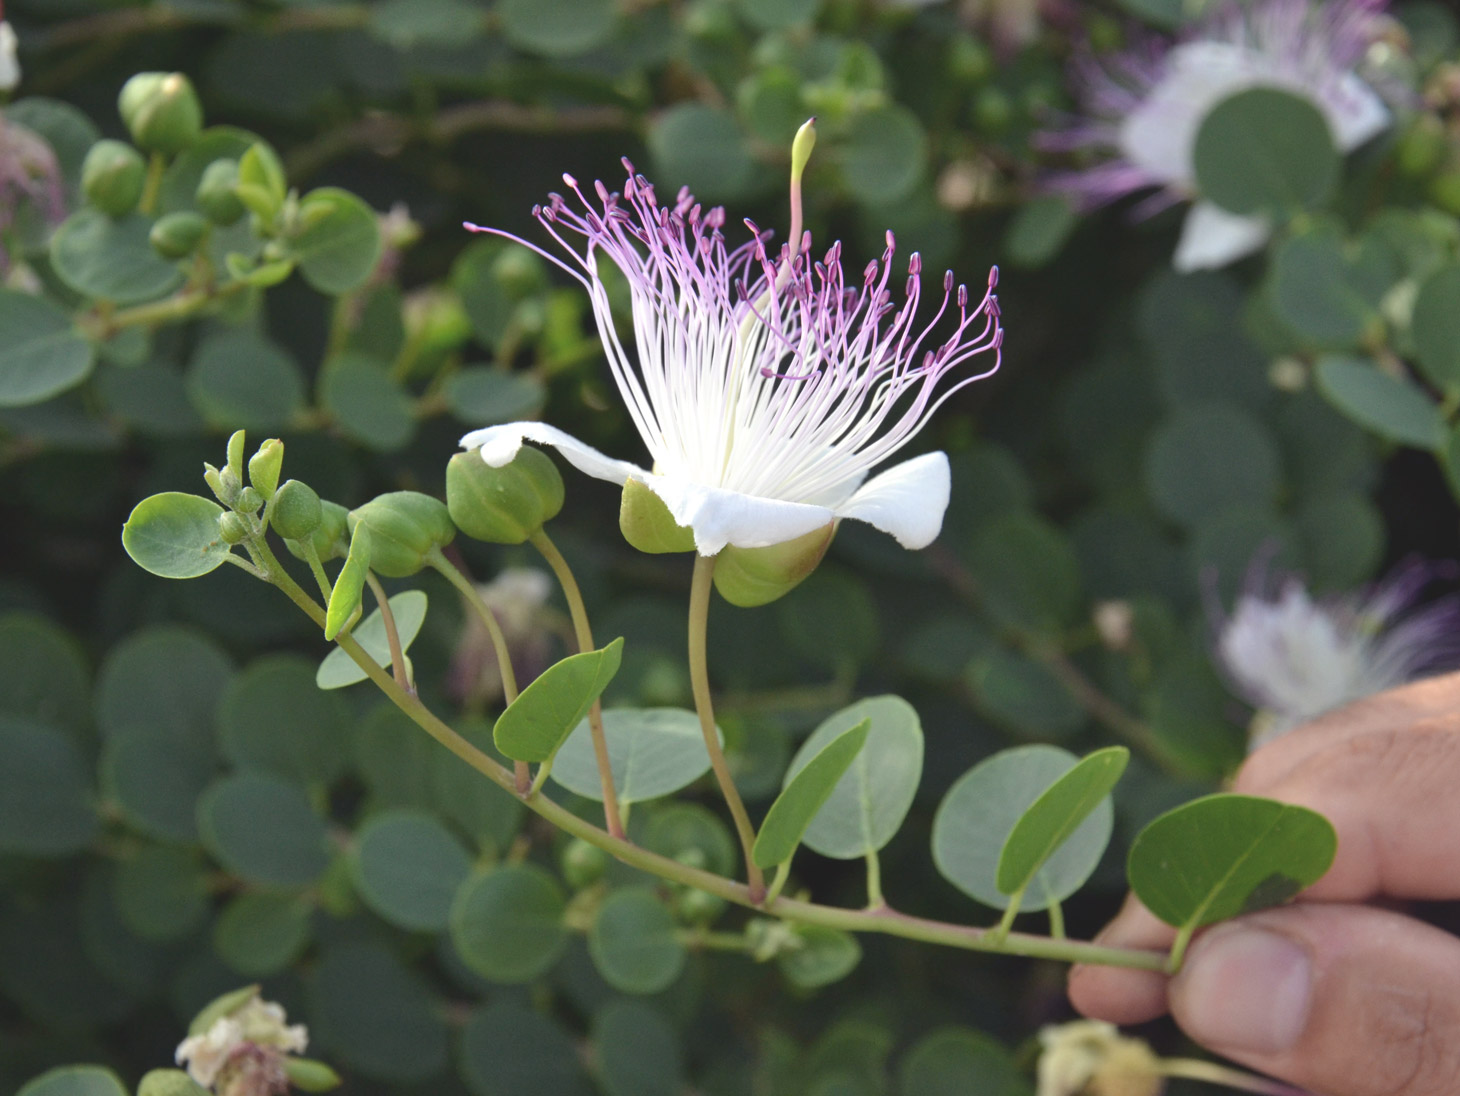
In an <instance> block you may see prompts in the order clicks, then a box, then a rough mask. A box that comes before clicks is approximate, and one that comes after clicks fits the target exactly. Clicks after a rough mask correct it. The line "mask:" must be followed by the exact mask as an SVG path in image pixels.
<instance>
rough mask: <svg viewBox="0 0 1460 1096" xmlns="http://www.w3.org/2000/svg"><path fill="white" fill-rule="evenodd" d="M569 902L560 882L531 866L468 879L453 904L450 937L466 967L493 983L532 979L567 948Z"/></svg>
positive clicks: (549, 965) (510, 865)
mask: <svg viewBox="0 0 1460 1096" xmlns="http://www.w3.org/2000/svg"><path fill="white" fill-rule="evenodd" d="M566 911H567V903H566V900H565V898H564V897H563V890H562V888H561V887H560V886H558V882H557V880H556V879H554V878H553V877H552V876H551V875H549V874H548V873H547V872H545V871H543V869H541V868H539V867H536V866H534V865H532V864H509V865H506V866H504V867H498V868H493V869H492V870H491V871H488V872H486V873H484V874H482V875H478V876H476V877H474V878H472V879H468V880H467V881H466V883H465V884H463V885H462V888H461V890H459V891H458V892H457V894H456V900H455V901H454V902H453V903H452V906H451V919H450V920H451V940H452V943H453V944H455V945H456V951H457V953H458V954H459V955H460V956H461V959H462V962H464V963H465V964H466V965H467V966H468V967H469V968H471V969H472V970H473V971H475V972H476V973H477V974H480V975H481V976H482V977H483V978H486V979H488V980H489V981H492V982H509V983H510V982H530V981H532V980H533V979H534V978H538V977H540V976H541V975H543V974H546V973H547V971H548V970H549V968H551V967H552V965H553V964H554V963H556V962H557V961H558V957H559V956H560V955H562V953H563V949H564V948H565V947H567V944H568V937H567V931H566V930H565V929H564V927H563V915H564V913H566Z"/></svg>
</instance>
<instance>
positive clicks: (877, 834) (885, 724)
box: [786, 696, 923, 860]
mask: <svg viewBox="0 0 1460 1096" xmlns="http://www.w3.org/2000/svg"><path fill="white" fill-rule="evenodd" d="M864 719H870V720H871V721H872V726H871V729H870V730H869V731H868V732H867V743H866V745H865V746H863V747H862V750H861V752H860V753H858V754H857V756H856V758H855V760H854V761H853V762H852V765H851V767H850V768H849V769H848V770H847V771H846V772H845V773H844V774H843V775H842V778H841V779H840V780H838V781H837V783H836V787H835V788H833V789H832V793H831V795H830V796H829V797H828V798H827V800H826V802H825V803H824V804H823V805H822V807H821V809H820V810H819V811H818V812H817V813H816V817H815V818H813V819H812V820H811V825H810V826H809V827H807V830H806V834H805V836H804V837H803V838H802V842H803V843H804V844H805V845H806V847H807V848H809V849H813V850H815V851H816V852H819V853H821V855H822V856H830V857H833V858H835V859H838V860H855V859H858V858H860V857H863V856H865V855H867V854H868V853H869V852H876V851H877V850H878V849H880V848H882V847H883V846H884V845H886V844H887V842H889V841H891V840H892V837H893V835H894V834H895V833H897V830H898V827H900V826H901V825H902V820H903V819H904V818H906V817H907V812H908V809H909V808H910V807H911V806H912V801H913V796H914V795H915V794H916V793H917V790H918V781H919V780H921V779H922V775H923V728H922V724H921V723H920V722H919V721H918V714H917V712H915V711H914V710H913V708H912V705H910V704H909V703H908V702H907V701H905V700H903V699H902V698H901V697H897V696H874V697H870V698H868V699H866V700H862V701H858V702H857V703H856V704H853V705H852V706H851V707H849V708H843V709H842V710H841V711H839V712H837V713H836V714H834V715H831V716H828V717H827V718H826V719H825V720H823V721H822V723H821V725H820V726H818V727H817V728H816V730H814V731H813V732H812V733H811V736H810V737H809V738H807V739H806V741H805V742H803V743H802V744H801V748H800V749H799V750H797V751H796V756H795V757H793V758H792V759H791V765H790V768H788V769H787V771H786V785H787V786H789V784H790V782H791V781H792V780H793V779H795V777H796V774H797V773H799V772H800V771H801V770H802V769H803V768H805V767H806V766H808V765H809V764H810V763H811V760H812V758H814V757H816V755H817V754H819V753H820V752H821V750H822V748H823V747H825V746H826V745H827V743H829V742H831V741H832V740H833V739H835V738H839V737H841V735H842V734H844V733H845V732H846V731H847V730H849V729H850V728H852V727H855V726H856V725H857V724H858V723H860V722H862V720H864Z"/></svg>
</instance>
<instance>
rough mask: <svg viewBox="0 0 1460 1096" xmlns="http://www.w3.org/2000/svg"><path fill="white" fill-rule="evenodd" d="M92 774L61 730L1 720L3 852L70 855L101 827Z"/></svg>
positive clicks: (0, 826) (0, 843) (0, 834)
mask: <svg viewBox="0 0 1460 1096" xmlns="http://www.w3.org/2000/svg"><path fill="white" fill-rule="evenodd" d="M92 798H93V792H92V789H91V773H90V770H89V766H88V765H87V764H86V761H85V759H84V758H83V757H82V756H81V751H80V750H79V749H78V748H77V746H76V743H75V742H74V741H73V740H72V739H71V738H70V737H69V736H67V735H66V734H64V733H62V732H61V731H56V730H52V729H51V728H49V727H45V726H41V725H40V724H36V723H32V722H30V721H29V720H24V719H17V718H15V717H13V716H0V853H18V854H20V855H22V856H68V855H70V854H72V853H76V852H80V851H81V850H82V849H84V848H86V847H87V846H88V845H90V844H91V842H92V839H93V838H95V837H96V834H97V831H98V829H99V821H98V819H97V816H96V809H95V808H94V807H93V806H92Z"/></svg>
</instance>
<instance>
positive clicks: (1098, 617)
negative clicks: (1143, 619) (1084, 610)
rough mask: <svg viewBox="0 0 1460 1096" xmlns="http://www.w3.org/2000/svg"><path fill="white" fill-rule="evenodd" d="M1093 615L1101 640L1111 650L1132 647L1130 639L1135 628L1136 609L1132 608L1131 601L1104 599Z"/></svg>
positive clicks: (1123, 649) (1122, 649)
mask: <svg viewBox="0 0 1460 1096" xmlns="http://www.w3.org/2000/svg"><path fill="white" fill-rule="evenodd" d="M1091 615H1092V617H1093V619H1094V622H1095V631H1096V632H1097V633H1098V634H1099V636H1100V642H1101V643H1103V644H1104V645H1105V646H1106V647H1107V648H1108V649H1109V650H1112V651H1125V650H1129V649H1130V641H1131V637H1132V636H1133V635H1134V628H1135V611H1134V610H1133V609H1132V608H1131V603H1130V602H1128V601H1102V602H1099V603H1098V604H1097V605H1096V606H1095V611H1094V613H1093V614H1091Z"/></svg>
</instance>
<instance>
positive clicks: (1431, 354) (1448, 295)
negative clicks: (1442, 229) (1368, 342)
mask: <svg viewBox="0 0 1460 1096" xmlns="http://www.w3.org/2000/svg"><path fill="white" fill-rule="evenodd" d="M1410 335H1411V337H1412V338H1413V339H1414V353H1415V357H1417V358H1418V359H1419V364H1420V368H1421V369H1423V370H1424V374H1425V376H1426V377H1427V378H1428V379H1429V380H1430V382H1431V383H1433V384H1434V385H1436V386H1437V387H1439V388H1442V389H1456V388H1460V264H1457V263H1452V264H1451V265H1449V266H1446V267H1443V268H1441V269H1440V270H1438V271H1436V272H1435V273H1434V274H1432V275H1430V277H1428V278H1427V279H1425V282H1424V284H1423V285H1421V286H1420V288H1419V296H1418V297H1416V298H1415V302H1414V316H1413V318H1412V319H1411V320H1410Z"/></svg>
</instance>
